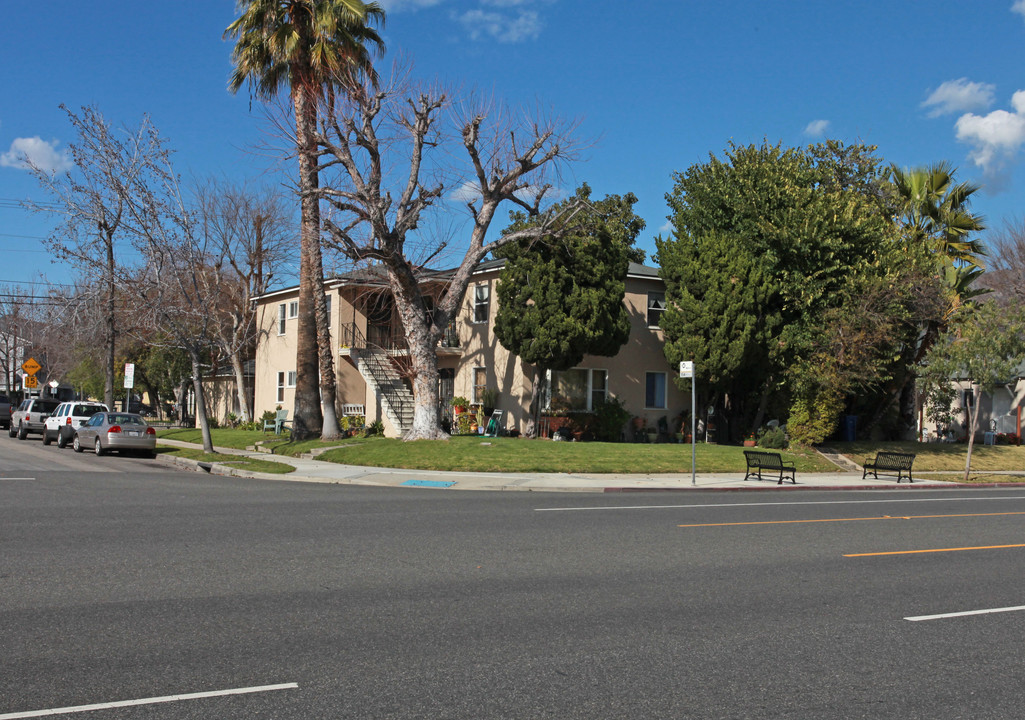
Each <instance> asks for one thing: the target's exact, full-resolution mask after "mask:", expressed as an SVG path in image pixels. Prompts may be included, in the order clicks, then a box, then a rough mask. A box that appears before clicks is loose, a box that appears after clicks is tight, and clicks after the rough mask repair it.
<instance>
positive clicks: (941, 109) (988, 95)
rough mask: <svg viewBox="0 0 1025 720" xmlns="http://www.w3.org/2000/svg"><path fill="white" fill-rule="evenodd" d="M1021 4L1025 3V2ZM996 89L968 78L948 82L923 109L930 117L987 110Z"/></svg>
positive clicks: (935, 92) (933, 92)
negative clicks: (925, 109) (927, 110)
mask: <svg viewBox="0 0 1025 720" xmlns="http://www.w3.org/2000/svg"><path fill="white" fill-rule="evenodd" d="M1020 2H1022V3H1025V0H1020ZM995 89H996V86H994V85H990V84H989V83H977V82H971V81H969V80H968V78H958V79H957V80H948V81H947V82H945V83H943V84H942V85H940V86H939V87H938V88H936V89H935V90H933V91H932V93H931V94H930V95H929V97H927V98H926V99H925V101H924V102H923V103H922V107H925V108H932V110H930V111H929V117H939V116H940V115H950V114H953V113H963V112H970V111H972V110H985V109H986V108H988V107H990V106H991V105H992V104H993V91H994V90H995Z"/></svg>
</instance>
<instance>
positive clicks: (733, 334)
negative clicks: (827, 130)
mask: <svg viewBox="0 0 1025 720" xmlns="http://www.w3.org/2000/svg"><path fill="white" fill-rule="evenodd" d="M873 153H874V148H872V147H869V146H861V145H856V146H844V145H843V144H841V143H836V142H831V143H828V144H824V145H816V146H812V147H811V148H809V149H807V150H802V149H783V148H781V147H780V146H778V145H770V144H768V143H764V144H762V145H760V146H755V145H750V146H736V145H733V144H731V145H730V146H729V147H728V148H727V151H726V153H725V156H724V158H723V159H719V158H716V157H714V156H713V157H711V158H710V159H709V161H708V162H707V163H701V164H697V165H694V166H692V167H691V168H689V169H688V170H687V171H686V172H684V173H677V174H676V175H675V176H674V179H675V185H674V189H673V191H672V192H671V193H669V194H668V195H667V196H666V199H667V202H668V203H669V207H670V209H671V215H670V218H669V219H670V221H671V222H672V224H673V228H674V229H673V236H672V237H671V238H669V239H661V238H660V239H659V240H658V241H657V245H658V248H659V251H658V261H659V265H660V266H661V267H662V272H663V277H664V278H665V279H666V283H667V291H668V296H667V301H668V303H667V304H668V305H669V306H670V308H672V309H671V310H668V311H667V312H666V314H665V316H664V329H665V330H666V340H667V344H666V355H667V359H668V360H669V361H670V363H672V364H675V363H676V362H678V361H679V360H689V359H693V358H692V357H686V354H687V353H688V352H689V353H700V355H701V356H702V360H701V361H699V362H698V364H697V366H696V370H697V374H698V383H699V385H698V387H702V386H703V385H704V386H705V387H707V388H709V389H710V390H711V391H712V394H711V398H710V399H711V401H712V402H713V403H714V402H717V401H718V400H719V399H720V398H718V397H717V395H716V393H717V392H721V393H724V394H725V393H729V394H730V397H729V405H730V406H731V407H732V408H734V409H737V408H739V407H741V406H743V405H744V404H745V403H744V400H745V397H746V396H749V395H750V394H751V393H752V392H754V391H755V390H757V391H758V392H759V395H760V402H759V404H758V408H759V411H757V412H755V413H750V412H749V413H747V417H748V419H749V420H752V422H753V423H754V424H757V423H758V422H760V419H761V409H764V408H765V407H766V403H767V402H768V401H769V399H770V397H769V395H770V394H771V393H775V394H776V395H777V400H778V399H779V398H778V395H779V394H780V391H783V390H786V391H787V392H788V393H795V392H797V391H798V390H805V391H808V390H809V389H814V391H813V392H811V395H810V396H809V395H808V394H807V393H801V394H803V395H804V398H803V399H804V401H805V402H807V401H808V398H809V397H811V398H813V400H812V402H815V400H814V398H816V397H818V398H822V397H825V396H824V395H823V389H822V387H820V386H817V385H816V384H815V382H813V380H814V378H815V375H816V374H817V370H816V368H815V366H814V364H810V363H809V362H808V360H809V358H810V357H812V356H814V354H815V352H816V348H817V347H818V346H819V345H820V343H821V338H822V330H823V327H824V318H825V317H826V313H828V312H830V311H835V310H836V309H837V308H840V307H842V306H843V304H844V303H846V302H854V301H855V300H856V298H857V296H858V293H857V292H856V291H855V286H854V284H855V283H856V282H857V281H858V279H859V278H862V277H864V276H866V275H868V274H872V273H877V272H878V268H880V267H881V266H884V265H886V264H887V263H888V262H890V261H891V260H892V256H891V255H890V254H888V253H887V252H885V249H886V248H887V246H888V244H891V243H892V240H893V235H892V229H891V225H890V223H889V219H888V216H887V213H886V212H885V202H884V201H883V192H882V189H881V187H882V173H881V170H880V162H879V160H878V159H876V158H875V156H874V154H873ZM674 306H675V307H674ZM809 373H811V374H812V378H811V380H812V382H809V378H808V377H806V376H807V375H808V374H809ZM846 391H847V388H846V387H842V386H841V387H835V388H833V389H831V390H830V395H831V396H834V395H836V394H837V393H839V394H840V397H843V394H844V393H845V392H846ZM794 397H796V395H795V396H794ZM723 399H724V398H723ZM826 405H828V407H829V408H830V409H829V410H828V413H827V414H828V415H829V416H830V418H831V419H830V420H829V421H827V422H826V425H829V424H831V423H835V419H836V416H837V415H838V410H837V409H836V408H837V403H836V402H835V401H834V400H830V401H829V402H828V403H826ZM840 407H842V403H841V404H840ZM752 416H753V417H752Z"/></svg>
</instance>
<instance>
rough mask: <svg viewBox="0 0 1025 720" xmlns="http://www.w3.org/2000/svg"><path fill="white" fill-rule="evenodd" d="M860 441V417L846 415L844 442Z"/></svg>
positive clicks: (844, 420) (844, 419)
mask: <svg viewBox="0 0 1025 720" xmlns="http://www.w3.org/2000/svg"><path fill="white" fill-rule="evenodd" d="M857 439H858V416H857V415H844V418H843V440H844V442H854V441H855V440H857Z"/></svg>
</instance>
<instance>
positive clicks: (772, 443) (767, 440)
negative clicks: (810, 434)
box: [758, 427, 787, 450]
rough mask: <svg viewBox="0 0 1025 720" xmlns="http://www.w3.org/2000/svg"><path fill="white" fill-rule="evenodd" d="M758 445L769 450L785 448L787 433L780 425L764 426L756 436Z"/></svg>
mask: <svg viewBox="0 0 1025 720" xmlns="http://www.w3.org/2000/svg"><path fill="white" fill-rule="evenodd" d="M758 446H759V447H763V448H768V449H770V450H785V449H786V447H787V434H786V432H785V431H784V430H783V428H781V427H774V428H766V429H765V430H764V431H763V432H762V433H761V435H759V437H758Z"/></svg>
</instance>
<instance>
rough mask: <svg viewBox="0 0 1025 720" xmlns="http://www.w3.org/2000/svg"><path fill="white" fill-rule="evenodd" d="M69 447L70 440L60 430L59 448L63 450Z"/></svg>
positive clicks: (58, 433) (58, 437) (58, 436)
mask: <svg viewBox="0 0 1025 720" xmlns="http://www.w3.org/2000/svg"><path fill="white" fill-rule="evenodd" d="M67 446H68V438H67V436H66V435H64V433H62V432H61V431H60V430H58V431H57V447H59V448H60V449H61V450H63V449H64V448H66V447H67Z"/></svg>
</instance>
